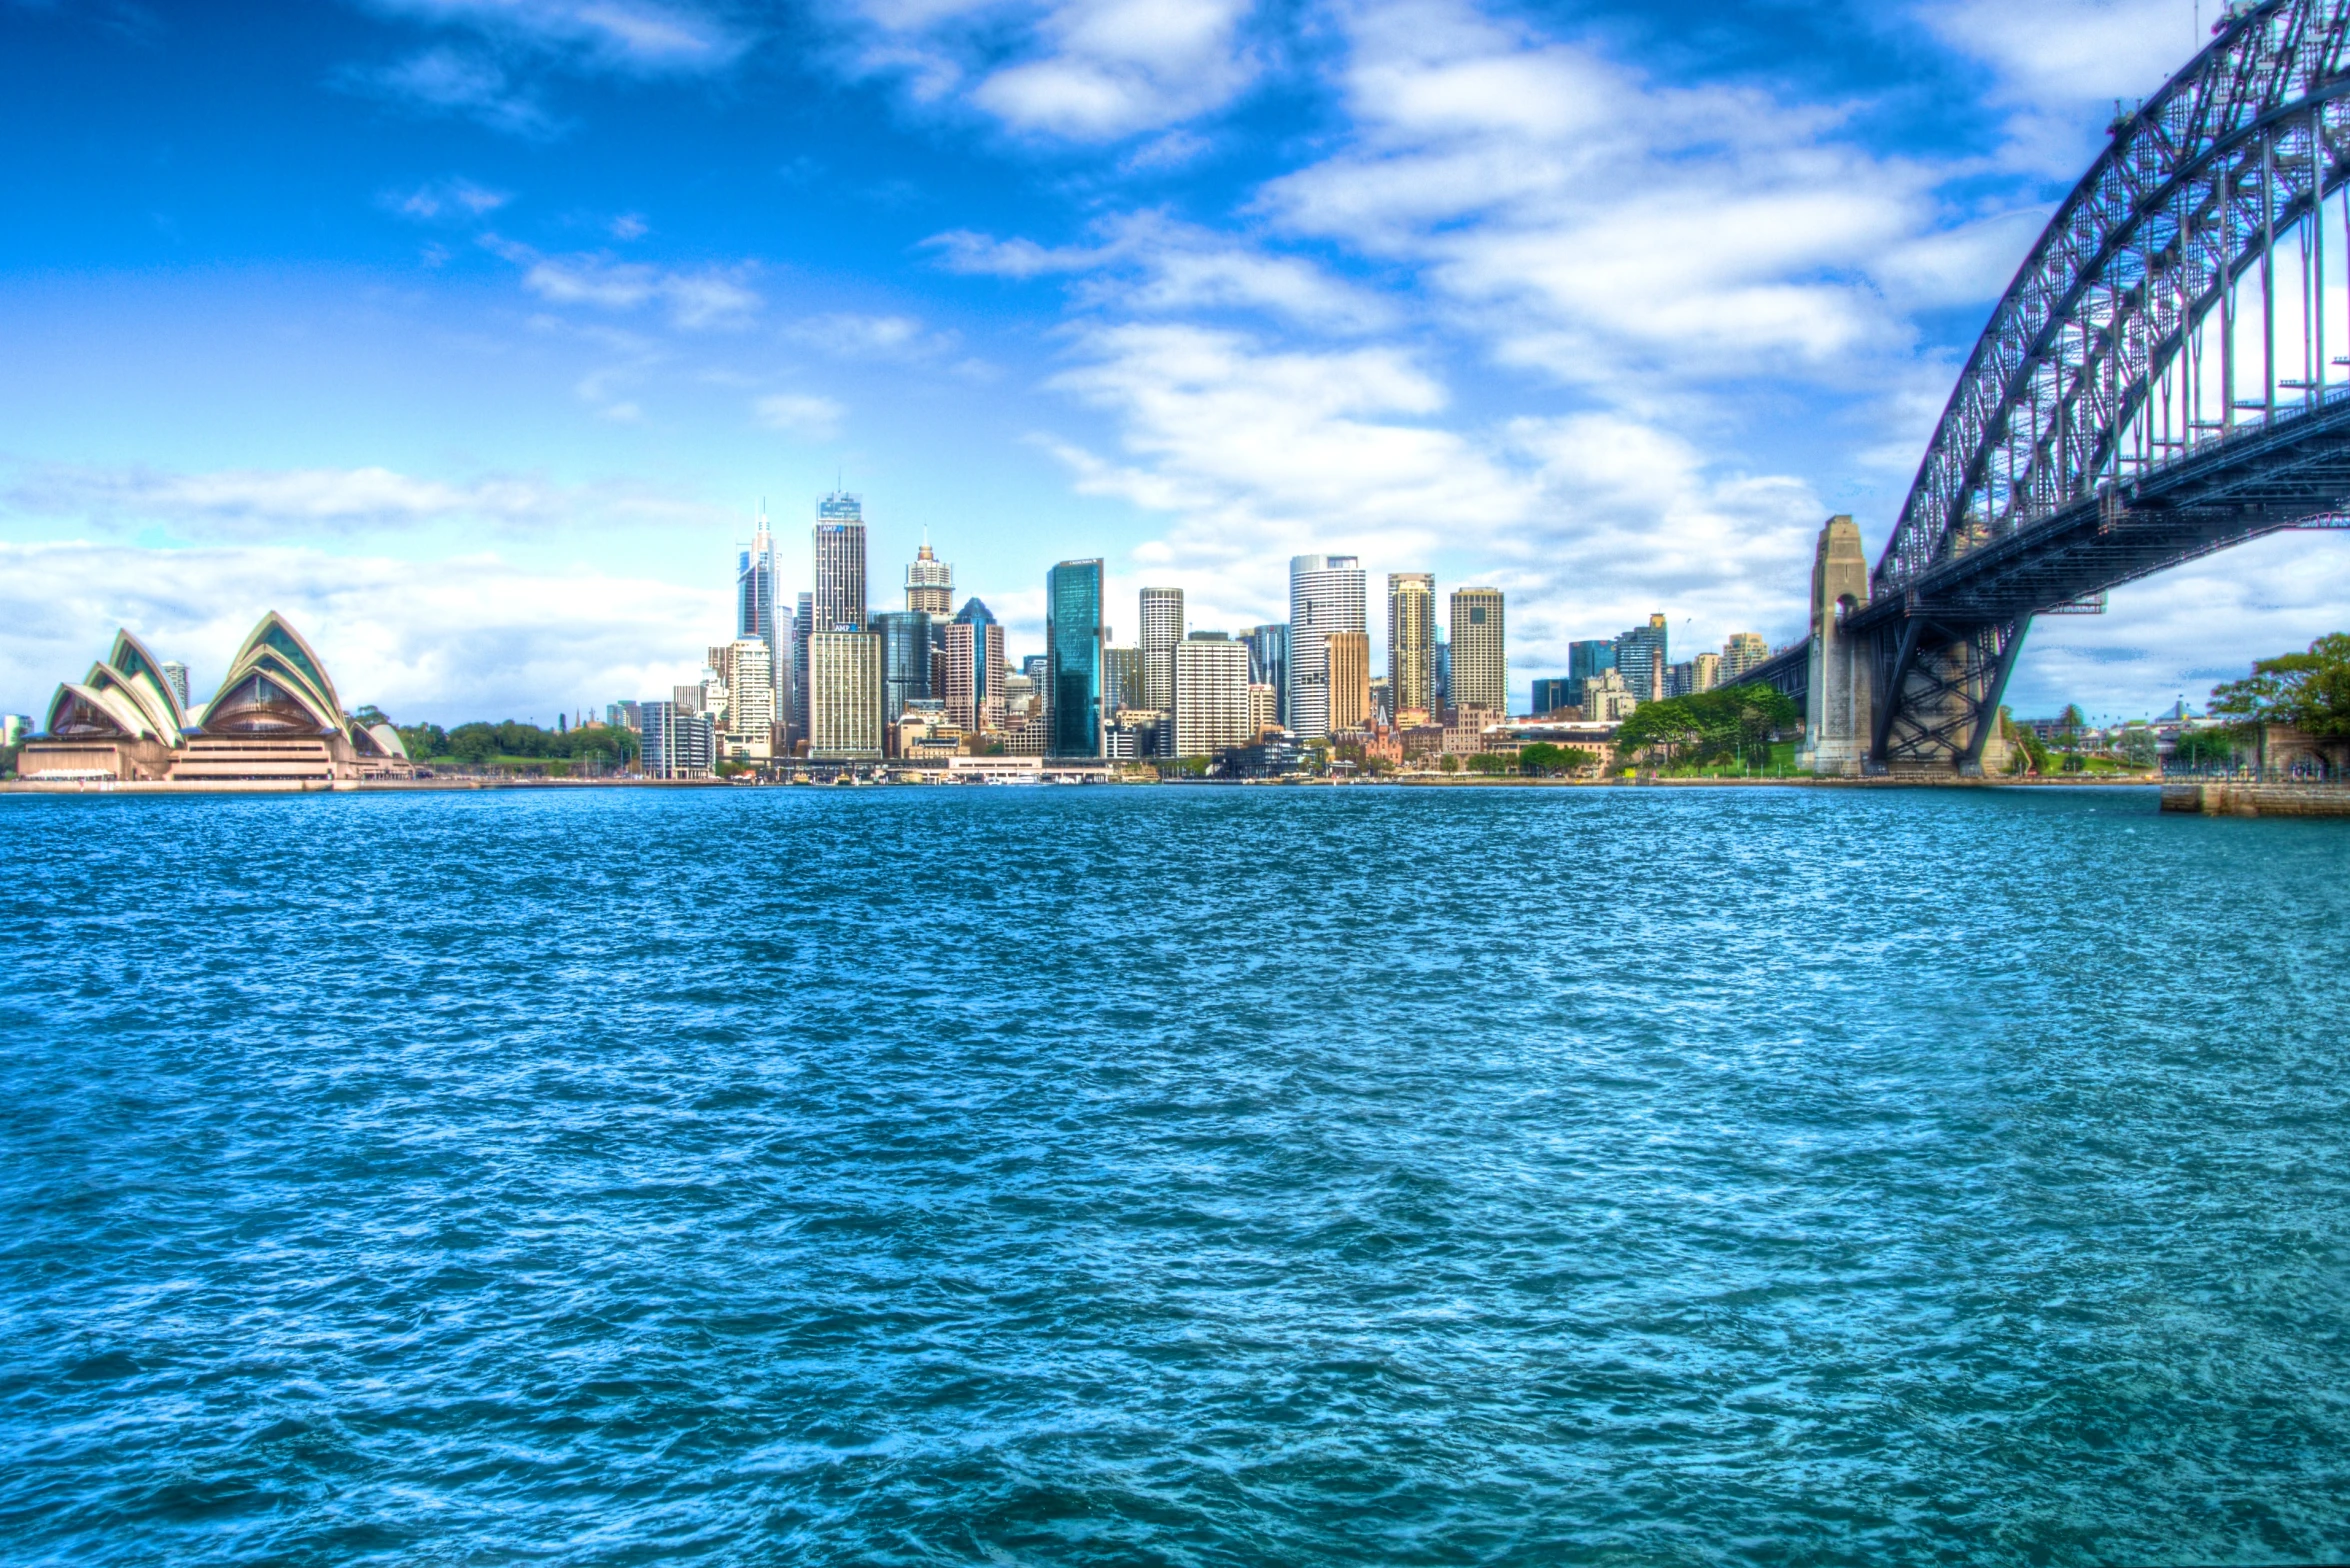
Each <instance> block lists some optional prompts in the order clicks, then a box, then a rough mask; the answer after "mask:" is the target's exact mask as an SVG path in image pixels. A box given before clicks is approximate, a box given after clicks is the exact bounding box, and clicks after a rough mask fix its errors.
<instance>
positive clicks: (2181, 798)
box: [2162, 779, 2350, 817]
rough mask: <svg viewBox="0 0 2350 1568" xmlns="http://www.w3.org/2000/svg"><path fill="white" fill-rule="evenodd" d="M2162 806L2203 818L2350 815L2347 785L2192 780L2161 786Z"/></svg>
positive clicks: (2349, 789) (2166, 809) (2349, 794)
mask: <svg viewBox="0 0 2350 1568" xmlns="http://www.w3.org/2000/svg"><path fill="white" fill-rule="evenodd" d="M2162 809H2163V810H2165V811H2184V812H2197V813H2200V814H2202V815H2203V816H2206V817H2350V788H2344V787H2342V786H2341V785H2325V784H2244V783H2235V782H2231V781H2229V780H2225V779H2214V780H2195V781H2191V782H2187V783H2179V784H2165V785H2163V786H2162Z"/></svg>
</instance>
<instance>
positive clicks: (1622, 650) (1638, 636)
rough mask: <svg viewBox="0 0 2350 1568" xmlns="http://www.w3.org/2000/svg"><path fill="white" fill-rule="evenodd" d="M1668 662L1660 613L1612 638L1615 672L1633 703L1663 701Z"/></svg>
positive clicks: (1662, 620)
mask: <svg viewBox="0 0 2350 1568" xmlns="http://www.w3.org/2000/svg"><path fill="white" fill-rule="evenodd" d="M1671 662H1672V661H1671V659H1670V657H1669V655H1668V650H1667V646H1666V638H1665V617H1664V612H1663V611H1661V610H1660V611H1658V612H1657V613H1655V614H1653V615H1651V616H1650V617H1649V618H1648V624H1647V625H1646V626H1635V627H1633V628H1632V629H1631V630H1630V631H1628V632H1620V633H1618V634H1617V636H1616V669H1617V670H1618V672H1620V673H1621V674H1622V675H1623V677H1624V689H1625V690H1626V691H1628V692H1630V693H1631V694H1632V696H1633V698H1634V699H1635V700H1636V701H1640V702H1662V701H1663V700H1664V695H1665V669H1666V667H1667V666H1668V665H1669V664H1670V663H1671Z"/></svg>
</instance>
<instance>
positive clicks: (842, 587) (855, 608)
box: [815, 491, 865, 632]
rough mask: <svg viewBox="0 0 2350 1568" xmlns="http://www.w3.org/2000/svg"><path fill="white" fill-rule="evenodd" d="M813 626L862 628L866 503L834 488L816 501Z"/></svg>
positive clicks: (842, 629)
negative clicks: (814, 612)
mask: <svg viewBox="0 0 2350 1568" xmlns="http://www.w3.org/2000/svg"><path fill="white" fill-rule="evenodd" d="M815 543H816V594H815V599H816V630H818V631H820V632H861V631H863V630H864V629H865V507H864V503H862V502H861V501H859V500H858V499H857V498H856V497H855V496H853V495H848V494H844V493H842V492H839V491H835V492H834V493H833V494H831V495H828V496H826V497H825V498H824V499H823V500H821V501H819V502H817V503H816V540H815Z"/></svg>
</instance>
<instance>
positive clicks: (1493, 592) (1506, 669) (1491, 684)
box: [1452, 588, 1510, 713]
mask: <svg viewBox="0 0 2350 1568" xmlns="http://www.w3.org/2000/svg"><path fill="white" fill-rule="evenodd" d="M1501 610H1502V605H1501V590H1500V589H1499V588H1455V589H1454V590H1453V591H1452V705H1453V707H1454V708H1455V709H1461V708H1482V709H1484V710H1485V711H1486V712H1488V713H1507V712H1508V711H1509V706H1510V662H1509V648H1508V643H1507V639H1506V638H1505V637H1504V635H1503V629H1502V614H1501Z"/></svg>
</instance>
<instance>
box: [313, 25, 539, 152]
mask: <svg viewBox="0 0 2350 1568" xmlns="http://www.w3.org/2000/svg"><path fill="white" fill-rule="evenodd" d="M338 79H339V80H340V81H341V82H342V83H343V84H344V85H346V86H348V87H351V88H355V89H357V90H359V91H361V92H366V93H372V94H374V95H375V96H378V97H383V98H390V99H393V100H395V101H396V102H400V103H405V104H407V105H409V106H411V107H413V108H417V109H421V110H423V111H425V112H426V113H427V114H449V115H459V116H462V117H464V118H466V119H471V120H478V121H479V122H481V123H482V124H483V125H486V126H488V127H489V128H490V129H492V130H495V131H503V132H505V133H507V134H508V135H510V136H520V137H524V138H527V139H532V140H543V139H545V138H548V137H552V136H555V135H557V134H558V133H559V132H561V130H562V129H563V126H562V123H561V122H560V121H559V120H557V119H556V118H555V116H554V115H552V114H550V113H549V112H548V111H547V109H546V107H545V106H544V105H543V104H541V103H540V102H539V99H538V95H537V94H536V93H535V92H533V91H532V90H531V89H530V88H528V87H526V86H523V85H520V84H517V83H516V82H515V81H514V80H513V79H512V78H511V77H509V76H508V75H507V72H506V68H505V67H504V66H502V65H500V64H499V63H498V62H497V61H495V60H492V59H488V58H486V57H484V56H482V55H479V54H475V53H471V52H469V51H465V50H460V49H452V48H447V47H441V46H436V47H434V48H430V49H425V50H422V51H420V52H418V53H416V54H413V55H410V56H409V57H408V58H407V59H405V60H401V61H398V62H396V63H394V64H391V65H385V66H377V67H372V68H353V69H350V70H347V71H344V72H342V73H341V74H340V76H339V78H338Z"/></svg>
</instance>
